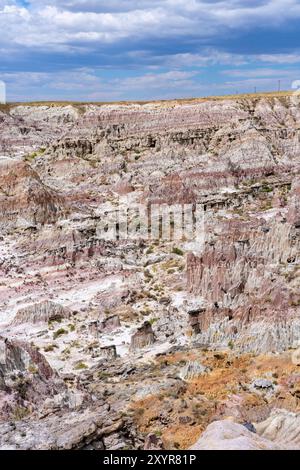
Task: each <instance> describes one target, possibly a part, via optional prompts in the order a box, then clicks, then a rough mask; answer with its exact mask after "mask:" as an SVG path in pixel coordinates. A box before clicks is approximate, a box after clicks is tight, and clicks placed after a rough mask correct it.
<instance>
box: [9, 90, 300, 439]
mask: <svg viewBox="0 0 300 470" xmlns="http://www.w3.org/2000/svg"><path fill="white" fill-rule="evenodd" d="M299 126H300V106H299V104H298V103H297V101H296V100H295V99H294V98H293V97H289V96H278V97H272V98H271V97H268V96H261V97H260V96H257V97H256V98H251V99H250V98H249V99H246V98H245V99H239V98H237V99H234V100H225V99H224V100H199V101H190V102H185V103H184V102H183V103H180V102H176V101H174V102H170V103H149V104H144V105H138V104H127V105H125V104H124V105H117V104H116V105H102V106H100V105H94V104H89V105H59V104H55V105H51V106H50V105H49V106H46V105H43V106H42V105H36V106H31V105H24V106H10V107H6V108H1V107H0V210H1V220H0V236H1V241H0V322H1V335H2V336H3V337H5V338H8V339H9V340H12V341H14V340H17V341H21V342H22V341H24V340H25V339H26V341H29V342H32V343H33V344H34V345H35V346H36V347H38V348H39V351H40V354H41V355H44V356H45V357H46V359H47V361H48V363H49V364H50V365H49V367H51V368H52V369H53V370H55V371H59V374H60V375H64V374H66V375H67V376H70V374H71V376H72V380H71V382H70V383H71V384H72V387H74V390H76V394H77V393H79V394H80V393H87V396H89V394H90V393H100V389H101V393H103V387H104V385H103V384H102V385H101V384H100V383H97V384H95V385H94V386H93V391H91V390H90V389H89V385H88V383H89V380H91V381H95V380H96V379H95V377H94V376H96V375H97V373H98V372H99V367H100V365H99V361H100V362H101V364H103V361H104V363H105V364H106V366H105V367H107V371H108V372H107V371H106V374H110V373H111V374H115V375H116V376H117V377H119V379H118V380H120V384H121V383H122V382H123V381H124V380H125V378H126V374H127V372H126V370H127V369H126V367H127V368H130V367H131V366H132V364H135V365H136V364H139V363H140V362H141V364H144V363H147V361H150V359H151V358H153V357H155V356H156V355H157V354H165V353H166V352H167V351H170V350H171V349H170V348H173V349H174V348H175V349H176V348H187V349H189V348H192V347H194V346H195V345H198V346H199V345H202V347H203V348H205V349H213V350H214V349H223V350H224V349H225V350H226V351H227V352H229V353H230V354H236V355H239V354H244V353H256V354H260V353H267V352H277V353H284V351H287V350H288V349H290V348H296V347H297V345H298V343H299V344H300V295H299V292H300V289H299V287H300V281H299V279H300V278H299V253H300V250H299V239H300V237H299V235H300V213H299V208H300V180H299V168H300V139H299ZM108 203H109V204H110V207H109V209H108V210H107V212H106V219H105V220H107V218H112V217H113V210H112V208H111V207H117V206H118V207H121V208H123V209H124V208H125V209H126V210H127V209H129V210H130V209H132V208H133V207H134V206H135V205H136V204H143V205H144V206H145V207H147V208H149V207H150V206H151V205H152V204H165V205H175V204H177V205H183V204H191V205H192V207H193V208H195V207H196V205H197V204H198V205H199V206H200V207H202V208H203V211H204V233H203V234H202V235H203V236H204V243H203V244H202V245H200V246H197V245H195V243H191V240H187V239H184V238H182V239H180V240H174V239H171V240H167V239H164V238H162V237H158V239H147V238H145V237H139V238H138V239H131V238H130V237H129V238H127V239H120V238H118V237H116V238H115V239H114V240H107V239H105V238H104V237H103V232H101V230H100V228H101V227H102V225H103V222H104V220H103V219H104V215H103V210H101V208H103V204H108ZM177 210H178V208H177ZM130 217H131V221H134V220H135V219H134V216H133V215H132V214H131V216H130ZM178 217H179V215H178V213H177V214H175V220H173V222H172V223H173V225H174V223H176V220H177V219H176V218H178ZM150 228H151V227H150ZM118 230H120V227H118ZM198 235H199V234H198ZM40 306H46V307H45V308H44V307H43V308H42V307H40ZM54 306H55V309H54ZM50 307H51V308H50ZM52 310H53V314H52ZM56 312H67V314H66V315H65V314H61V315H59V318H57V315H56ZM111 318H114V319H116V321H115V322H113V323H112V324H111V325H110V323H109V320H110V319H111ZM58 321H59V322H60V323H59V324H58ZM47 322H48V323H47ZM107 323H109V325H110V328H104V327H103V325H106V324H107ZM145 325H148V326H147V328H148V330H149V331H148V330H147V331H146V332H145V331H144V330H143V328H144V326H145ZM147 334H148V336H149V338H148V336H147ZM146 336H147V338H146ZM108 350H109V351H113V352H114V353H113V354H109V355H106V356H107V357H106V356H105V357H104V352H103V351H108ZM116 355H117V357H116ZM101 367H102V368H103V365H102V366H101ZM124 367H125V369H124ZM143 367H146V366H143ZM122 368H123V369H124V370H123V369H122ZM97 371H98V372H97ZM23 372H24V371H23ZM23 372H22V373H23ZM85 374H86V377H85ZM88 374H91V375H90V376H88ZM93 374H94V376H93ZM139 374H142V372H141V371H139ZM147 374H148V373H147V372H146V376H147ZM73 375H74V377H73ZM92 376H93V377H94V378H93V379H92V378H91V377H92ZM84 377H85V378H84ZM87 377H89V378H87ZM97 377H98V376H97ZM99 377H100V376H99ZM99 377H98V378H99ZM120 377H121V378H120ZM75 379H76V380H75ZM67 380H69V379H67ZM136 380H137V382H136V384H135V385H134V387H135V386H137V384H138V383H139V384H140V383H141V377H140V376H139V377H138V378H137V379H136ZM133 381H134V379H133ZM79 382H80V383H79ZM132 384H133V382H132V383H131V385H130V386H133V385H132ZM69 385H70V384H69ZM173 385H174V384H170V386H171V387H173ZM105 387H106V388H107V384H106V385H105ZM145 387H146V385H145ZM147 387H150V385H149V384H148V385H147ZM151 387H152V388H153V387H154V385H153V384H152V385H151ZM151 387H150V388H151ZM4 390H5V387H4V386H3V392H1V393H4ZM134 390H135V391H134V392H133V391H131V392H128V393H129V396H131V395H132V394H134V393H135V392H136V389H135V388H134ZM151 390H152V389H151ZM7 393H8V392H7ZM118 393H119V392H118ZM151 393H153V391H152V392H151ZM180 393H181V392H180ZM116 394H117V392H116ZM76 396H77V395H76ZM0 398H1V397H0ZM118 400H119V402H120V400H121V401H122V400H125V401H126V400H128V396H126V397H124V396H123V397H121V398H120V397H119V398H118V399H116V401H117V405H116V407H115V408H113V412H112V413H113V415H114V416H116V419H117V417H118V414H117V413H118V406H119V402H118ZM4 401H5V400H4ZM67 402H68V403H69V402H70V400H69V398H68V400H67ZM5 403H6V401H5ZM64 403H65V402H64ZM87 403H89V402H88V401H87ZM5 406H6V405H5ZM22 406H23V405H22ZM32 406H33V408H34V403H33V405H32ZM51 406H52V405H51ZM59 406H61V405H59ZM64 406H65V405H64ZM66 406H67V407H68V406H69V405H66ZM76 406H77V405H76ZM80 406H81V405H79V409H80V410H81V408H80ZM50 408H51V407H50ZM51 409H52V408H51ZM11 412H13V411H11ZM3 413H4V412H3ZM114 413H116V415H115V414H114ZM4 414H5V413H4ZM8 414H9V413H8ZM183 421H184V420H183ZM206 424H207V423H206ZM186 425H187V424H186ZM51 426H52V422H51ZM126 426H127V425H126ZM126 426H125V428H126ZM132 426H133V425H132ZM125 428H124V427H122V426H121V427H120V429H121V431H120V432H121V434H118V433H119V431H118V432H117V431H116V433H115V434H116V436H117V437H116V436H115V439H116V441H114V438H111V437H109V438H107V439H108V441H107V443H106V444H105V443H104V441H103V440H101V446H104V447H107V448H111V447H113V446H114V445H118V443H117V444H116V443H115V444H114V442H119V441H118V440H120V439H121V441H122V442H125V441H126V443H127V444H126V445H128V442H129V441H130V442H131V444H130V445H133V446H135V447H138V446H140V445H142V444H141V442H140V441H139V439H140V437H138V438H137V441H139V444H137V443H136V444H134V443H133V442H134V438H133V437H132V436H131V434H130V433H129V434H128V432H127V430H126V429H127V428H126V429H125ZM143 432H144V431H143ZM92 434H93V439H94V440H95V439H96V438H95V435H94V433H92ZM108 434H109V435H110V433H108ZM121 435H122V436H123V437H122V438H121V437H120V436H121ZM124 436H125V437H124ZM196 437H197V436H196ZM101 439H102V438H101ZM109 439H111V441H110V440H109ZM195 440H196V439H195ZM96 441H97V440H96ZM96 441H95V442H96ZM80 442H81V441H80ZM97 442H98V441H97ZM97 442H96V443H95V445H96V444H97ZM74 445H75V444H74ZM84 445H85V444H83V443H82V442H81V444H80V446H81V447H82V446H83V447H84ZM97 445H98V444H97ZM99 445H100V444H99ZM124 445H125V444H124ZM39 446H40V444H39ZM121 447H122V446H121ZM121 447H120V448H121Z"/></svg>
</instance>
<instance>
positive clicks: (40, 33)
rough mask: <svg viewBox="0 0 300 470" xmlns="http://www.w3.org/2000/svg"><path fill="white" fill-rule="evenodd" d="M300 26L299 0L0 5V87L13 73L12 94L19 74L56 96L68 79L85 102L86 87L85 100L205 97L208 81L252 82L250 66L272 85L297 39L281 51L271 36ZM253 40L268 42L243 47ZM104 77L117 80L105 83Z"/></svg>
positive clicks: (299, 58) (293, 60)
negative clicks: (256, 35)
mask: <svg viewBox="0 0 300 470" xmlns="http://www.w3.org/2000/svg"><path fill="white" fill-rule="evenodd" d="M299 21H300V0H228V1H225V0H189V1H186V0H110V2H107V1H104V0H44V1H43V2H41V1H40V0H27V1H21V0H0V30H1V31H4V32H5V34H2V35H1V38H0V53H1V58H2V61H1V64H0V78H2V79H3V74H4V73H8V72H7V70H10V75H8V76H6V80H7V81H8V82H9V83H10V84H11V88H12V89H13V90H15V91H14V94H15V95H17V94H19V93H21V91H19V88H18V86H19V85H18V83H19V82H18V80H20V79H21V78H22V73H28V74H29V73H31V74H32V75H31V76H32V81H31V83H32V84H34V83H36V81H39V83H40V90H41V91H44V92H45V91H46V90H48V91H49V93H50V94H53V96H54V93H59V92H63V90H64V91H65V92H66V91H68V90H67V86H68V80H71V83H72V86H73V90H74V89H75V88H76V90H77V92H76V93H79V94H80V96H81V98H80V99H82V98H84V97H83V95H82V93H83V91H84V85H83V86H82V87H81V85H80V83H83V84H86V83H88V84H89V87H88V91H87V88H86V95H84V96H86V97H87V98H88V96H90V95H91V94H92V95H93V96H94V97H95V96H96V95H97V96H104V95H105V94H106V95H107V96H108V99H111V97H112V96H115V97H116V98H117V97H119V96H122V97H124V99H126V98H127V97H129V96H130V97H135V96H133V95H134V93H136V95H139V96H136V97H141V96H145V98H146V99H148V98H149V96H148V95H150V94H151V93H152V94H153V97H154V94H155V95H156V96H155V97H157V94H161V95H163V94H164V96H166V97H167V96H169V95H170V94H172V93H175V92H177V93H178V94H179V93H180V95H184V94H185V95H190V94H192V93H194V94H197V93H200V92H201V90H202V91H203V93H205V90H206V88H209V86H210V83H212V82H213V83H214V86H215V89H216V90H217V89H219V88H220V87H222V86H225V82H224V80H225V79H226V77H228V76H229V75H230V76H231V77H232V79H239V78H243V77H247V76H246V75H243V73H244V71H243V67H244V66H245V67H247V68H248V70H250V68H251V70H252V71H250V72H249V73H251V76H250V75H248V79H249V80H250V78H251V79H253V80H255V79H256V78H257V79H265V78H267V77H269V78H270V83H271V78H272V77H275V76H277V72H276V67H281V68H283V67H285V68H286V67H292V68H293V67H296V66H297V64H299V63H300V44H298V43H297V40H296V38H297V32H296V33H294V36H291V39H290V42H289V43H288V44H286V43H285V44H284V45H281V44H280V41H278V44H279V45H278V46H277V49H275V48H273V49H272V47H271V46H272V34H275V33H276V32H277V34H279V35H280V34H282V31H283V30H284V31H286V30H288V31H291V30H292V28H293V25H295V24H296V23H297V22H298V23H299ZM298 23H297V24H298ZM255 31H258V32H260V33H261V34H262V38H263V39H265V41H266V42H265V43H264V41H256V43H255V44H254V45H253V47H252V44H251V43H250V40H249V44H247V47H244V48H242V47H241V45H242V44H244V45H245V41H247V39H245V38H247V36H246V35H247V34H249V35H250V36H251V34H252V35H253V34H254V32H255ZM293 39H295V41H294V42H293ZM253 41H254V42H255V38H254V39H253ZM297 47H298V49H297ZM228 68H230V70H227V71H226V70H225V71H224V69H228ZM233 68H235V70H233ZM106 69H110V70H114V72H112V73H111V75H110V76H109V77H108V76H106V75H103V76H101V73H99V70H100V71H101V70H102V71H103V70H106ZM205 70H206V75H205V72H204V71H205ZM272 70H273V72H272ZM14 71H15V72H16V74H17V75H16V76H14V75H13V72H14ZM129 71H130V72H129ZM293 73H294V72H293V71H291V75H292V74H293ZM218 74H219V77H217V75H218ZM100 76H101V77H102V78H100ZM212 76H213V79H212ZM281 76H282V77H283V76H285V77H286V78H287V77H288V72H283V73H282V74H281ZM220 77H221V78H220ZM23 78H24V76H23ZM220 81H221V82H222V83H219V82H220ZM69 83H70V82H69ZM243 83H244V86H245V87H247V86H248V85H247V81H245V80H244V81H243ZM263 83H265V84H266V85H267V82H266V81H265V82H262V85H263ZM237 84H238V85H239V86H241V81H240V80H239V81H238V82H237ZM228 86H235V85H231V84H228V82H226V86H225V88H226V87H228ZM249 86H250V85H249ZM270 86H271V85H270ZM117 89H118V91H116V90H117ZM20 90H21V87H20ZM89 90H91V91H89ZM30 93H36V91H35V90H34V89H33V88H32V90H30V92H28V94H27V95H30ZM126 93H127V95H126ZM117 95H118V96H117ZM146 95H147V96H146ZM164 96H161V97H164Z"/></svg>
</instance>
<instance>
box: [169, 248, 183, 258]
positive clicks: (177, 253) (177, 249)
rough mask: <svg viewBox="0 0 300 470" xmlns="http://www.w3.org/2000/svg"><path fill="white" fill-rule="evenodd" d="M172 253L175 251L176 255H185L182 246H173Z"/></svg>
mask: <svg viewBox="0 0 300 470" xmlns="http://www.w3.org/2000/svg"><path fill="white" fill-rule="evenodd" d="M172 253H174V254H175V255H178V256H183V255H184V253H183V251H182V250H181V249H180V248H176V247H175V248H173V250H172Z"/></svg>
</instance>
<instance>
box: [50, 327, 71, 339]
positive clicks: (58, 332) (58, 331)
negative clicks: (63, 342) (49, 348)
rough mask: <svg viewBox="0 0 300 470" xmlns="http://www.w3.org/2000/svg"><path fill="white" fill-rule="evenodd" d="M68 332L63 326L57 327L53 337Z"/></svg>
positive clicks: (55, 337)
mask: <svg viewBox="0 0 300 470" xmlns="http://www.w3.org/2000/svg"><path fill="white" fill-rule="evenodd" d="M67 333H68V332H67V330H65V329H64V328H59V330H56V331H55V332H54V333H53V339H57V338H59V336H62V335H66V334H67Z"/></svg>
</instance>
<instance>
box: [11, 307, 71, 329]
mask: <svg viewBox="0 0 300 470" xmlns="http://www.w3.org/2000/svg"><path fill="white" fill-rule="evenodd" d="M71 316H72V312H71V310H69V309H68V308H65V307H62V306H61V305H59V304H56V303H54V302H49V301H45V302H41V303H38V304H33V305H31V306H29V307H26V308H23V309H20V310H18V312H17V314H16V316H15V318H14V321H13V324H14V325H22V324H24V323H33V324H35V323H40V322H42V323H43V322H44V323H47V322H49V321H54V320H62V319H63V318H70V317H71Z"/></svg>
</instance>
